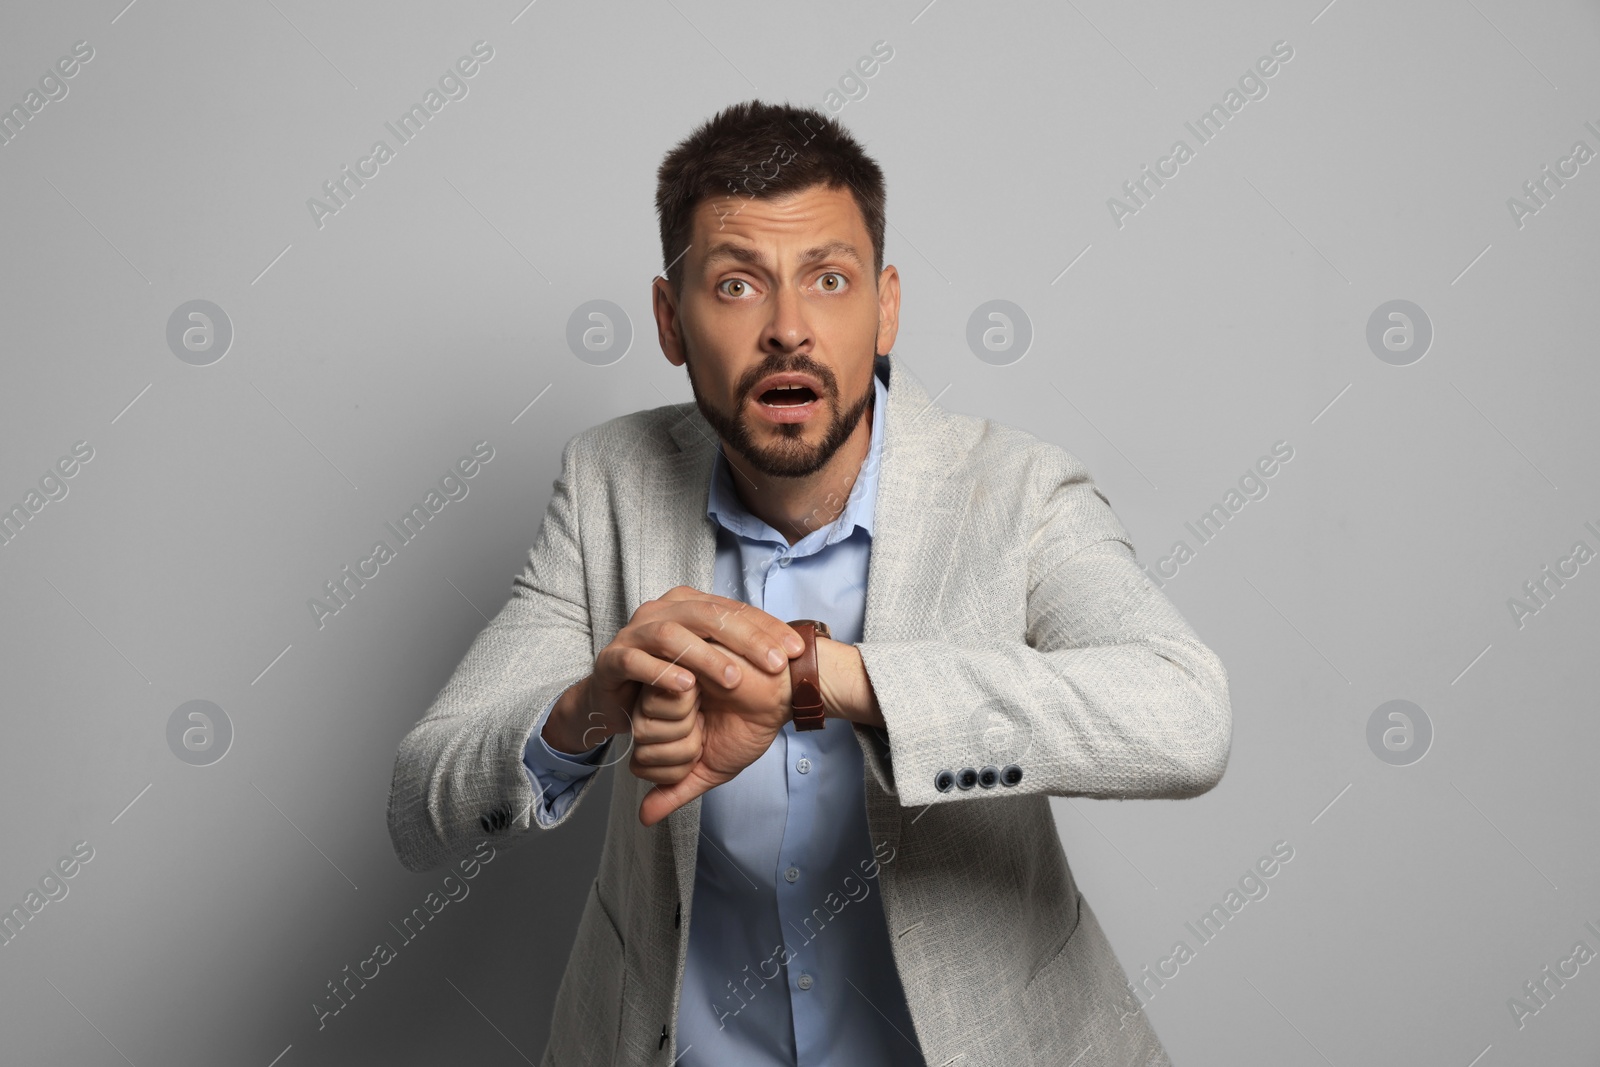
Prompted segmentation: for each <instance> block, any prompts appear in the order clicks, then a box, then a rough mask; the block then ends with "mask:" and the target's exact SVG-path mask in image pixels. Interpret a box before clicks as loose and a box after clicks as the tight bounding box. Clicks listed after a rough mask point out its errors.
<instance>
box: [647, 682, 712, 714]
mask: <svg viewBox="0 0 1600 1067" xmlns="http://www.w3.org/2000/svg"><path fill="white" fill-rule="evenodd" d="M699 706H700V689H699V687H698V686H695V687H693V688H690V689H688V690H687V691H685V692H682V693H678V692H674V691H673V690H670V689H662V688H661V687H660V686H654V685H642V686H640V687H639V699H638V700H637V701H636V702H635V704H634V711H635V712H637V713H639V714H643V715H648V716H650V717H651V718H654V719H686V718H688V717H689V716H690V715H692V714H694V711H695V709H696V708H698V707H699Z"/></svg>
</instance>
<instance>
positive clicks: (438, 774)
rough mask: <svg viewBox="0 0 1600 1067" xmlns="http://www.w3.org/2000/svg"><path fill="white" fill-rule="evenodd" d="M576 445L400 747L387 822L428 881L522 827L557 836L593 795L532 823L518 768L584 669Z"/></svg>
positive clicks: (585, 613)
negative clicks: (485, 620) (475, 628)
mask: <svg viewBox="0 0 1600 1067" xmlns="http://www.w3.org/2000/svg"><path fill="white" fill-rule="evenodd" d="M581 440H582V438H581V435H580V436H578V437H574V438H572V439H571V440H569V441H568V442H567V444H566V447H565V449H564V450H563V452H562V456H561V474H560V477H559V478H557V480H556V482H555V488H554V492H553V493H552V495H551V498H550V504H549V506H548V507H547V509H546V511H545V516H544V523H543V525H542V526H541V527H540V529H539V533H538V535H537V536H536V538H535V540H534V544H533V547H532V548H531V549H530V550H529V552H528V561H527V563H526V565H525V566H524V567H523V569H522V571H521V573H520V574H518V575H517V576H516V578H515V579H514V580H513V582H512V587H511V598H510V599H509V600H508V601H507V602H506V604H505V606H504V607H503V608H501V609H500V612H499V614H497V615H496V616H495V617H494V618H493V619H492V620H491V621H490V623H489V625H488V626H487V627H485V628H484V629H483V631H482V632H481V633H479V634H478V636H477V637H476V638H474V639H473V642H472V645H471V646H470V647H469V648H468V649H467V653H466V655H465V656H464V657H463V658H462V660H461V662H460V663H459V664H458V665H457V666H456V669H455V671H454V672H453V673H452V674H451V676H450V679H449V681H448V682H446V683H445V686H444V688H443V689H442V690H440V691H439V694H438V695H437V696H436V697H435V698H434V701H433V704H432V705H431V706H430V707H429V708H428V710H427V713H426V714H425V715H424V716H423V717H422V719H421V720H420V721H418V722H417V724H416V725H415V726H413V727H412V728H411V731H410V732H409V733H407V734H406V736H405V738H404V739H403V740H402V741H401V742H400V749H399V753H398V755H397V756H396V757H395V764H394V777H393V779H392V781H391V784H390V787H389V809H388V819H389V837H390V840H391V841H392V842H393V845H394V850H395V853H396V855H398V856H399V858H400V862H401V864H402V865H404V866H405V868H406V869H407V870H411V871H427V870H432V869H433V868H435V867H438V866H439V865H440V864H442V863H444V862H446V861H447V860H449V859H450V858H452V857H453V856H455V855H458V854H460V853H462V852H465V851H466V850H467V849H469V848H471V847H472V845H473V844H474V843H476V842H477V841H480V840H482V839H483V838H485V837H488V838H490V839H492V840H494V841H495V843H496V844H509V843H510V842H511V840H512V839H513V836H514V835H516V834H517V833H518V832H519V831H522V830H526V829H528V828H529V827H530V826H537V827H539V828H540V829H551V828H554V827H555V826H559V825H560V824H561V823H563V822H565V821H566V820H567V819H568V818H570V817H571V815H572V813H573V811H575V810H576V809H577V806H578V804H579V803H580V802H581V801H582V799H583V796H584V794H585V793H587V792H588V790H589V788H590V787H591V786H592V785H593V782H594V776H592V775H591V776H589V777H587V778H586V779H584V780H583V781H582V782H579V783H576V784H575V786H574V790H575V791H576V796H574V797H573V798H572V801H571V803H570V804H568V805H567V806H566V808H565V810H564V811H563V812H562V813H561V815H560V817H559V818H556V819H553V820H552V821H550V822H548V823H546V822H543V821H540V820H535V819H534V818H533V808H534V803H535V799H536V797H535V791H534V786H533V783H532V782H531V780H530V776H529V774H528V773H527V771H526V770H525V768H524V765H523V762H522V758H523V755H524V754H525V752H526V749H527V744H528V740H529V738H530V736H531V735H532V731H533V727H534V725H535V723H536V722H537V720H538V719H539V716H540V713H541V712H542V711H543V710H544V708H545V706H546V705H547V704H549V703H550V702H551V701H552V700H554V699H555V698H556V697H557V696H559V695H560V694H561V691H562V690H564V689H566V688H567V687H568V686H569V685H572V684H573V683H574V682H577V681H579V680H581V679H583V678H584V677H586V676H587V675H588V674H589V673H590V671H591V670H592V669H593V667H594V650H593V642H592V637H591V630H590V621H589V601H588V592H587V586H586V585H585V582H584V568H583V544H582V539H581V536H580V531H579V524H578V513H577V506H576V503H575V501H574V498H573V486H574V483H575V481H576V480H577V479H578V464H579V462H580V456H579V452H580V447H581ZM610 743H611V739H610V738H608V739H607V740H606V742H605V745H604V746H603V747H605V748H609V746H610Z"/></svg>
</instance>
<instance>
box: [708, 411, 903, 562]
mask: <svg viewBox="0 0 1600 1067" xmlns="http://www.w3.org/2000/svg"><path fill="white" fill-rule="evenodd" d="M872 415H873V409H872V407H871V406H869V407H868V408H867V410H866V414H865V415H863V416H862V417H861V421H860V422H859V423H857V424H856V429H855V432H854V433H852V434H851V435H850V437H849V438H848V439H847V440H846V441H845V443H844V444H843V445H840V446H839V451H837V452H835V453H834V454H833V458H832V459H830V460H829V461H828V462H827V464H826V465H824V466H823V468H822V469H821V470H819V471H817V472H816V473H815V474H812V475H809V476H808V477H805V478H778V477H773V476H771V475H767V474H763V473H762V472H760V471H758V470H756V469H755V468H754V467H752V466H751V465H750V461H749V460H747V459H745V457H744V456H742V455H740V454H739V453H738V452H736V451H734V450H733V449H731V448H728V447H726V445H724V447H723V455H724V456H725V457H726V458H727V461H728V465H729V466H730V467H732V468H733V484H734V490H735V491H736V492H737V493H738V494H739V500H740V502H741V503H743V504H744V506H745V509H746V510H748V511H749V512H750V514H752V515H754V516H755V517H756V518H758V519H760V520H761V521H762V522H765V523H766V524H767V525H768V526H771V527H772V528H773V529H774V530H777V531H778V532H779V533H781V534H782V535H783V536H784V537H785V538H787V539H788V541H789V543H790V544H791V545H792V544H794V543H795V542H796V541H798V540H800V539H801V538H803V537H805V536H806V535H807V534H809V533H810V532H811V531H813V530H820V529H822V528H823V527H824V526H827V525H828V524H830V523H832V522H833V521H834V520H835V519H837V518H838V517H839V516H840V515H841V514H843V513H844V507H845V503H846V502H847V501H848V500H849V499H850V490H851V489H853V488H855V484H856V478H857V477H858V476H859V475H860V474H861V467H862V464H864V463H865V462H866V458H867V453H868V451H870V450H871V447H872Z"/></svg>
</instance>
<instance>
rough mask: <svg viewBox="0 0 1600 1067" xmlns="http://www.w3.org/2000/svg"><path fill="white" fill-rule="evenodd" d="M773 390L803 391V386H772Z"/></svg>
mask: <svg viewBox="0 0 1600 1067" xmlns="http://www.w3.org/2000/svg"><path fill="white" fill-rule="evenodd" d="M773 388H774V389H804V388H805V386H803V385H774V386H773Z"/></svg>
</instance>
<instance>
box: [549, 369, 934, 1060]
mask: <svg viewBox="0 0 1600 1067" xmlns="http://www.w3.org/2000/svg"><path fill="white" fill-rule="evenodd" d="M881 364H882V361H880V366H881ZM873 385H874V393H875V395H874V401H873V408H872V436H871V444H870V445H869V451H868V454H867V458H866V461H865V462H864V463H863V465H862V469H861V471H860V473H859V475H858V476H857V478H856V481H855V485H854V487H853V488H852V489H851V493H850V499H849V500H848V501H847V502H846V504H845V508H844V511H843V512H842V513H841V514H840V516H839V518H838V519H837V520H835V521H834V522H833V523H831V524H829V525H827V526H824V527H821V528H819V529H816V530H812V531H811V532H810V533H808V534H806V535H805V536H804V537H803V538H801V539H800V540H799V541H797V542H795V544H793V545H790V544H789V543H788V540H787V539H786V538H784V536H783V535H782V534H780V533H778V532H777V531H776V530H774V529H773V528H772V527H771V526H769V525H768V524H767V523H766V522H764V521H762V520H761V519H758V518H756V517H755V516H754V515H752V514H750V512H749V511H748V510H747V509H746V508H745V507H744V506H743V504H742V503H741V502H740V500H739V497H738V494H737V493H736V492H735V490H734V485H733V478H734V477H735V475H734V473H733V469H732V468H731V467H730V466H729V465H728V463H727V460H726V458H725V457H724V456H723V454H722V451H721V449H720V448H719V449H718V452H717V456H716V459H715V461H714V463H713V467H712V474H711V488H710V498H709V502H708V504H707V508H706V513H707V514H708V515H709V516H710V517H711V518H712V519H714V520H715V521H716V523H717V526H718V529H717V555H716V569H715V575H716V577H715V588H714V589H712V590H711V591H712V592H714V593H717V594H719V595H721V596H725V597H729V598H731V599H734V600H740V601H743V602H745V603H747V604H750V605H751V606H753V607H756V608H760V609H761V610H763V611H765V612H767V613H768V614H770V615H773V616H776V617H777V618H779V619H784V620H788V619H822V620H823V621H825V622H826V623H827V624H828V627H829V630H830V631H831V632H832V634H833V639H834V640H836V641H843V642H845V643H847V644H855V643H856V642H858V641H860V640H861V637H862V623H863V620H864V617H865V614H866V599H867V595H866V594H867V565H868V560H869V558H870V555H871V550H872V528H873V513H874V510H875V506H876V503H877V495H878V471H879V465H880V463H881V460H882V454H883V434H884V426H885V421H886V418H887V416H886V413H885V409H886V405H887V402H888V388H887V387H886V386H885V384H884V382H883V380H882V378H881V377H880V376H878V375H877V374H875V375H874V376H873ZM554 703H555V702H554V701H552V702H551V704H550V705H549V706H547V707H546V708H545V709H544V711H543V713H542V714H541V715H540V716H539V719H538V721H537V723H536V724H535V726H534V729H533V734H532V736H531V737H530V738H529V742H528V746H527V750H526V753H525V755H524V757H523V763H524V765H525V766H526V767H527V769H528V773H529V777H530V778H531V779H532V781H533V789H534V791H535V793H540V792H541V790H542V791H543V795H544V798H545V799H544V802H543V803H542V804H536V805H535V807H534V814H535V817H536V818H538V819H539V821H540V822H541V824H544V825H549V823H551V822H552V821H554V820H555V819H556V818H558V817H559V816H560V815H561V813H563V812H564V811H565V810H566V808H567V807H568V806H569V805H570V804H571V803H572V800H573V798H574V796H575V794H576V789H575V785H576V783H577V782H579V781H581V780H582V779H583V778H585V777H587V776H588V775H590V774H592V773H594V771H595V770H596V769H597V766H596V762H595V761H596V759H597V757H598V754H599V752H600V746H597V747H596V748H594V749H591V750H590V751H589V752H587V753H584V754H583V755H580V756H567V755H564V754H562V753H559V752H556V751H555V750H553V749H551V748H550V746H549V745H547V744H545V742H544V739H543V737H542V736H540V735H541V731H542V730H543V729H544V722H545V719H546V718H547V717H548V716H549V714H550V708H551V707H553V706H554ZM619 773H620V772H619ZM862 774H863V762H862V757H861V748H860V746H859V744H858V743H857V741H856V738H855V732H854V729H853V727H852V726H851V724H850V723H849V722H847V721H845V720H843V719H828V720H827V725H826V727H825V728H824V729H821V730H815V731H807V732H804V733H797V732H796V731H795V729H794V725H793V724H792V723H789V724H786V725H785V726H784V728H783V730H782V731H781V732H780V733H779V734H778V736H777V738H776V739H775V740H774V741H773V743H772V746H771V747H770V748H768V749H767V751H766V752H765V753H764V754H763V755H762V756H761V758H760V759H758V760H756V761H755V762H754V763H752V764H751V765H750V766H749V767H746V768H745V769H744V770H743V771H742V772H740V774H739V776H738V777H737V778H735V779H733V781H731V782H728V783H726V784H724V785H721V786H719V787H717V788H716V789H713V790H711V791H710V792H709V793H706V794H705V796H704V797H703V798H702V799H701V808H700V835H701V836H700V848H699V854H698V856H697V859H696V865H695V887H694V906H693V909H692V916H693V921H692V922H691V923H690V926H689V955H688V959H687V960H686V961H685V966H684V976H683V990H682V995H681V998H680V1002H679V1013H678V1040H677V1047H678V1049H679V1051H680V1058H679V1060H678V1065H679V1067H721V1065H724V1064H740V1065H741V1067H743V1065H751V1067H756V1065H774V1067H776V1065H780V1064H781V1065H784V1067H822V1065H824V1064H828V1065H844V1067H851V1065H856V1064H860V1065H862V1067H900V1065H907V1067H922V1064H923V1059H922V1054H921V1052H920V1050H919V1048H918V1046H917V1038H916V1032H915V1030H914V1029H913V1026H912V1022H911V1015H910V1012H909V1010H908V1009H907V1007H906V1002H905V992H904V990H903V989H902V988H901V984H900V976H899V973H898V971H897V970H896V969H895V964H894V956H893V954H892V951H891V948H890V942H889V933H888V929H887V926H886V924H885V921H884V914H883V906H882V903H881V902H880V899H879V886H878V881H877V875H878V869H879V868H878V862H877V860H876V858H875V856H874V850H873V842H872V840H871V839H870V834H869V832H868V829H867V815H866V798H865V794H864V783H863V778H862ZM885 858H887V859H890V860H891V861H892V854H886V856H885Z"/></svg>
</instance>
